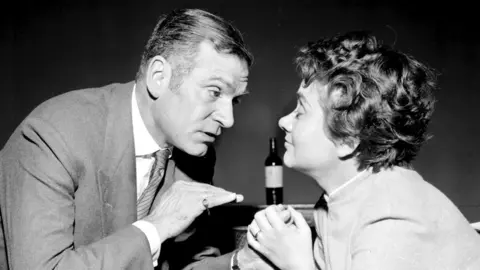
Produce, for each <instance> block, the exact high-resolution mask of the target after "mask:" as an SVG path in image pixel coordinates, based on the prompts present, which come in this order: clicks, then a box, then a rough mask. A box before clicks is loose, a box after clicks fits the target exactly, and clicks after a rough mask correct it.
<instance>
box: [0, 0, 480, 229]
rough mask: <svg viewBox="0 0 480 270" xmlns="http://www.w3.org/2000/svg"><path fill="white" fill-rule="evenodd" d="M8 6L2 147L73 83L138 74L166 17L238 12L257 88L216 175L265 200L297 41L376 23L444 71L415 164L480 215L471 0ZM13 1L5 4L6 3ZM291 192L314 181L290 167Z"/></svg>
mask: <svg viewBox="0 0 480 270" xmlns="http://www.w3.org/2000/svg"><path fill="white" fill-rule="evenodd" d="M15 2H16V3H14V4H10V5H9V6H2V9H1V11H0V15H1V19H0V22H1V35H0V41H1V43H0V44H1V45H0V46H1V47H0V56H1V59H0V60H1V61H0V62H1V64H2V65H1V68H2V70H0V71H1V73H0V74H1V77H2V79H1V80H0V89H1V98H0V113H1V116H2V118H1V125H0V127H1V130H0V146H2V145H3V144H4V143H5V142H6V141H7V139H8V137H9V136H10V134H11V133H12V131H13V130H14V128H15V127H16V126H17V125H18V124H19V123H20V122H21V120H22V119H23V118H24V117H25V116H26V115H27V114H28V113H29V112H30V111H31V110H32V109H33V108H34V107H35V106H37V105H38V104H39V103H40V102H42V101H44V100H46V99H48V98H50V97H52V96H55V95H57V94H60V93H64V92H66V91H69V90H73V89H78V88H85V87H94V86H102V85H105V84H108V83H111V82H127V81H130V80H132V79H133V78H134V76H135V73H136V71H137V67H138V63H139V61H140V55H141V52H142V48H143V46H144V44H145V42H146V40H147V38H148V36H149V34H150V32H151V31H152V29H153V27H154V25H155V23H156V20H157V17H158V16H159V15H160V14H162V13H165V12H169V11H170V10H172V9H174V8H180V7H198V8H205V9H207V10H208V11H211V12H214V13H217V14H219V15H221V16H222V17H224V18H227V19H228V20H230V21H232V22H233V24H234V25H235V26H237V27H238V28H239V29H240V30H241V31H242V32H243V33H244V38H245V40H246V42H247V44H248V45H249V48H250V49H251V50H252V52H253V53H254V55H255V64H254V66H253V68H252V70H251V76H250V80H249V88H250V91H251V92H252V94H251V95H250V96H249V97H248V98H246V99H244V101H243V103H242V104H241V105H240V106H238V107H237V108H236V109H235V110H236V111H235V114H236V115H235V116H236V119H235V120H236V124H235V126H234V127H233V128H232V129H230V130H228V131H227V132H225V135H224V137H223V138H222V139H221V141H220V142H219V146H218V152H217V167H216V174H215V181H216V183H217V185H219V186H222V187H224V188H227V189H230V190H232V191H236V192H239V193H243V194H244V195H245V199H246V200H245V202H246V203H255V204H257V203H258V204H263V203H264V188H263V185H264V182H263V174H264V172H263V162H264V159H265V157H266V155H267V151H268V138H269V137H270V136H277V138H278V142H279V145H280V152H281V153H283V151H284V149H283V134H282V133H281V132H280V130H279V128H278V126H277V121H278V119H279V117H280V116H282V115H284V114H285V113H287V112H288V111H290V110H291V109H293V102H294V92H295V91H296V89H297V87H298V84H299V79H298V77H297V75H296V72H295V68H294V65H293V58H294V56H295V53H296V50H297V49H298V47H299V46H301V45H303V44H304V43H306V42H307V41H310V40H315V39H318V38H320V37H322V36H326V35H333V34H336V33H339V32H344V31H348V30H359V29H365V30H371V31H373V33H374V34H376V36H377V37H378V38H380V39H381V40H383V41H384V43H387V44H393V45H394V46H395V47H396V48H398V49H400V50H402V51H404V52H406V53H409V54H412V55H414V56H415V57H416V58H417V59H419V60H421V61H423V62H425V63H427V64H429V65H431V66H433V67H435V68H436V69H437V70H438V71H439V72H440V73H441V76H440V77H439V86H440V89H439V91H438V92H437V99H438V103H437V107H436V108H437V109H436V112H435V114H434V117H433V120H432V123H431V128H430V130H431V133H432V134H433V135H434V137H433V139H432V140H431V141H429V143H428V144H426V145H425V147H424V148H423V149H422V151H421V152H420V155H419V157H418V158H417V160H416V161H415V163H414V165H415V167H416V169H417V170H418V171H419V172H420V173H421V174H422V175H423V176H424V177H425V179H426V180H428V181H429V182H431V183H433V184H434V185H435V186H437V187H438V188H439V189H440V190H442V191H443V192H444V193H445V194H446V195H447V196H448V197H449V198H450V199H451V200H452V201H453V202H454V203H455V204H457V205H458V206H459V208H460V209H461V211H462V212H463V213H464V214H465V215H466V217H467V218H468V219H469V220H470V221H472V222H473V221H480V181H479V175H480V164H479V161H480V159H479V158H478V157H477V156H476V154H475V153H477V152H478V149H479V147H480V140H479V139H478V137H479V136H478V132H479V127H478V123H479V121H478V120H477V115H478V114H479V112H480V106H479V105H478V98H479V97H480V93H479V91H480V83H479V77H480V68H479V64H480V52H479V51H480V50H479V49H480V46H479V45H480V42H479V37H478V25H479V24H478V23H477V19H478V15H477V14H476V13H475V10H476V9H475V8H474V7H473V5H472V4H469V3H468V2H465V1H444V3H435V2H433V1H394V2H392V3H385V2H387V1H352V0H340V1H331V0H330V1H328V0H327V1H301V0H298V1H272V0H269V1H261V0H257V1H182V0H176V1H132V2H130V3H128V4H126V3H117V2H113V1H112V2H110V3H108V2H102V3H100V2H95V1H51V2H49V3H38V2H28V1H27V2H25V1H15ZM3 5H6V4H3ZM284 182H285V202H286V203H314V202H315V201H316V200H317V198H318V196H319V194H320V192H321V190H320V189H319V188H318V187H317V186H316V184H315V183H314V181H313V180H311V179H310V178H307V177H305V176H303V175H301V174H299V173H297V172H294V171H292V170H290V169H286V168H285V171H284Z"/></svg>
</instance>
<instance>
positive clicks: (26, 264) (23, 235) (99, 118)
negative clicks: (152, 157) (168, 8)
mask: <svg viewBox="0 0 480 270" xmlns="http://www.w3.org/2000/svg"><path fill="white" fill-rule="evenodd" d="M132 89H133V82H130V83H127V84H112V85H108V86H105V87H103V88H97V89H84V90H78V91H71V92H68V93H66V94H63V95H60V96H57V97H55V98H52V99H50V100H47V101H46V102H44V103H43V104H41V105H40V106H38V107H37V108H36V109H35V110H34V111H33V112H32V113H31V114H30V115H29V116H28V117H27V118H26V119H25V120H24V121H23V122H22V123H21V124H20V125H19V127H18V128H17V129H16V130H15V132H14V133H13V135H12V136H11V137H10V139H9V141H8V142H7V144H6V145H5V146H4V148H3V150H2V151H1V152H0V153H1V156H0V206H1V211H0V214H1V215H0V219H1V224H2V230H0V233H1V234H3V237H2V235H1V234H0V268H1V269H15V270H17V269H22V270H23V269H54V268H55V269H153V265H152V257H151V253H150V247H149V243H148V240H147V238H146V237H145V235H144V233H143V232H142V231H141V230H139V229H138V228H137V227H135V226H133V225H132V223H134V222H135V221H136V220H137V216H136V213H137V210H136V200H137V199H136V176H135V154H134V153H135V151H134V145H133V129H132V118H131V97H132V96H131V95H132ZM175 151H177V152H178V150H175ZM174 153H175V152H174ZM178 156H179V157H181V156H186V155H182V154H180V155H178ZM189 158H190V159H195V158H193V157H189ZM175 160H176V159H175V154H174V157H173V161H170V162H169V164H168V166H167V171H166V175H165V180H164V185H163V187H162V188H161V189H160V192H159V194H158V195H157V198H158V196H161V193H162V192H163V191H164V190H165V189H166V188H167V187H168V186H169V185H170V184H171V183H173V181H175V180H177V179H185V180H188V179H187V178H188V177H187V176H186V175H185V173H183V172H182V171H181V170H179V169H178V166H177V165H176V164H175ZM197 161H198V162H200V163H201V162H204V163H205V164H210V165H209V167H207V168H202V169H203V170H200V174H202V173H203V175H200V178H203V181H211V178H212V175H213V165H214V162H213V163H212V162H211V161H210V162H209V161H206V160H205V159H202V158H198V160H197ZM180 163H181V162H180V161H179V164H180ZM186 168H188V167H186ZM205 171H206V173H205ZM192 174H195V171H193V172H190V175H192ZM1 238H3V240H2V239H1ZM192 239H194V237H192ZM189 240H190V239H189ZM187 241H188V240H187ZM171 242H174V241H171ZM170 244H171V243H165V244H162V253H165V252H166V250H165V249H167V248H168V247H169V245H170ZM197 244H199V245H201V244H202V243H197ZM203 245H204V244H203ZM193 246H194V245H191V247H193ZM194 250H195V248H192V250H191V251H194ZM186 252H187V250H185V249H182V253H186ZM177 255H178V256H179V257H181V258H183V259H182V260H184V259H185V256H186V254H169V256H170V258H166V259H167V260H174V259H175V258H172V256H173V257H175V256H177ZM180 255H181V256H180ZM192 256H193V254H192ZM161 257H162V260H163V257H165V256H163V255H161ZM7 258H8V265H9V268H7ZM196 258H197V259H203V257H202V256H196ZM229 261H230V254H227V255H225V256H221V257H219V258H215V259H210V260H208V259H206V260H202V263H196V264H192V265H191V267H197V268H198V269H201V268H204V269H215V268H217V269H228V268H229ZM190 262H191V261H190ZM183 263H184V264H183V265H181V264H179V263H178V262H177V263H174V264H173V265H176V267H180V265H181V267H183V266H186V264H187V263H188V261H183ZM160 265H162V262H160ZM170 265H172V264H170ZM170 268H174V267H170Z"/></svg>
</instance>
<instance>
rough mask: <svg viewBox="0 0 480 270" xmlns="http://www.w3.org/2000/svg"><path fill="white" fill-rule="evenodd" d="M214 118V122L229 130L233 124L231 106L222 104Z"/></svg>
mask: <svg viewBox="0 0 480 270" xmlns="http://www.w3.org/2000/svg"><path fill="white" fill-rule="evenodd" d="M214 116H215V120H216V121H218V122H219V123H220V125H221V126H222V127H223V128H231V127H232V126H233V124H234V122H235V120H234V117H233V106H232V104H226V103H224V104H222V105H221V106H218V108H217V111H216V113H215V114H214Z"/></svg>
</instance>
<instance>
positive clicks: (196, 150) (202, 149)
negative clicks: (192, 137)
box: [183, 143, 208, 157]
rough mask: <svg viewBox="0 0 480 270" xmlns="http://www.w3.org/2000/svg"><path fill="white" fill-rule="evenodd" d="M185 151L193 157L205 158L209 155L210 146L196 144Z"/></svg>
mask: <svg viewBox="0 0 480 270" xmlns="http://www.w3.org/2000/svg"><path fill="white" fill-rule="evenodd" d="M183 151H184V152H185V153H187V154H189V155H191V156H196V157H203V156H205V155H206V154H207V151H208V145H207V144H205V143H196V144H193V145H191V146H189V147H186V149H184V150H183Z"/></svg>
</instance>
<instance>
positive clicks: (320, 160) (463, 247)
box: [247, 32, 480, 270]
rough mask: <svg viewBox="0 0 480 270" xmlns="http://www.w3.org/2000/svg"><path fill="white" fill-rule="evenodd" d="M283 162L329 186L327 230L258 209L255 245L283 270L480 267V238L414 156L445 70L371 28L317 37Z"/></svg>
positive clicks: (318, 219) (304, 64)
mask: <svg viewBox="0 0 480 270" xmlns="http://www.w3.org/2000/svg"><path fill="white" fill-rule="evenodd" d="M296 62H297V65H298V67H299V69H300V75H301V79H302V82H301V85H300V87H299V90H298V92H297V97H298V100H297V107H296V108H295V110H294V111H293V112H292V113H290V114H289V115H286V116H284V117H283V118H281V119H280V121H279V125H280V127H281V128H282V129H283V130H284V131H285V134H286V135H285V148H286V152H285V156H284V164H285V165H286V166H288V167H291V168H294V169H296V170H298V171H301V172H303V173H305V174H306V175H309V176H311V177H312V178H313V179H315V180H316V182H317V183H318V185H319V186H320V187H321V188H322V189H323V190H324V193H323V194H322V196H321V197H320V200H319V202H318V203H317V204H316V206H315V213H314V216H315V223H316V224H315V225H316V232H317V235H318V237H317V238H316V239H315V241H314V245H313V248H312V239H311V231H310V228H309V226H308V225H307V223H306V221H305V220H304V218H303V216H302V215H301V214H299V213H298V212H297V211H295V210H293V209H292V208H291V207H290V208H289V209H290V212H291V215H292V218H293V223H292V224H291V225H286V224H285V223H284V222H283V221H282V219H281V218H279V216H278V214H277V211H275V209H274V207H270V208H267V209H265V210H264V211H262V212H259V213H257V214H256V215H255V219H254V220H253V221H252V223H251V224H250V226H249V233H248V234H247V239H248V243H249V244H250V246H251V247H252V248H254V249H255V250H257V251H258V252H259V253H261V254H262V255H264V256H265V257H266V258H267V259H268V260H270V261H271V263H273V264H275V265H276V266H277V267H278V268H280V269H332V270H344V269H368V270H373V269H379V270H384V269H402V270H403V269H422V270H424V269H435V270H437V269H480V237H479V236H478V235H477V233H476V232H475V231H474V229H473V228H472V227H471V226H470V224H469V223H468V221H467V220H466V219H465V217H464V216H463V215H462V214H461V213H460V211H459V210H458V209H457V207H455V205H454V204H453V203H452V202H451V201H450V200H449V199H448V198H447V197H446V196H445V195H444V194H442V193H441V192H440V191H439V190H438V189H436V188H435V187H433V186H432V185H430V184H429V183H427V182H426V181H424V180H423V179H422V177H421V176H420V175H419V174H418V173H417V172H415V171H414V170H413V169H412V168H411V166H410V164H411V162H412V160H413V159H414V157H415V156H416V154H417V152H418V150H419V149H420V147H421V146H422V144H423V143H424V142H425V141H426V140H427V139H428V138H429V136H428V134H427V133H426V131H427V125H428V123H429V121H430V118H431V115H432V112H433V107H434V96H433V90H434V88H435V74H434V72H433V71H432V70H431V69H429V68H428V67H426V66H425V65H423V64H421V63H420V62H418V61H417V60H415V59H414V58H412V57H411V56H408V55H406V54H403V53H401V52H398V51H395V50H393V49H391V48H388V47H386V46H383V45H380V44H379V43H378V42H377V40H376V39H375V37H373V36H371V35H369V34H367V33H365V32H350V33H347V34H345V35H340V36H336V37H333V38H330V39H323V40H319V41H317V42H314V43H309V44H308V45H306V46H305V47H303V48H302V49H301V50H300V53H299V56H298V57H297V59H296Z"/></svg>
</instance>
